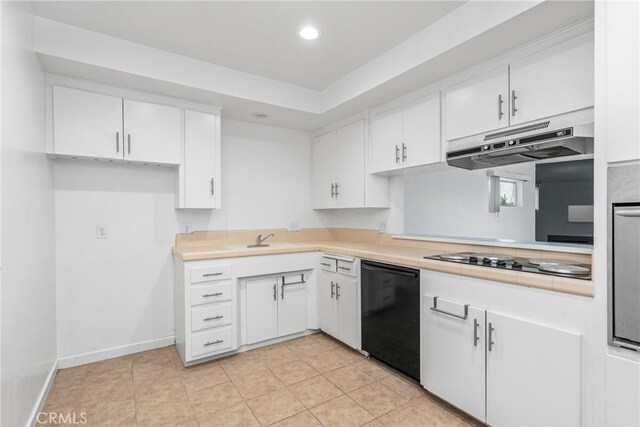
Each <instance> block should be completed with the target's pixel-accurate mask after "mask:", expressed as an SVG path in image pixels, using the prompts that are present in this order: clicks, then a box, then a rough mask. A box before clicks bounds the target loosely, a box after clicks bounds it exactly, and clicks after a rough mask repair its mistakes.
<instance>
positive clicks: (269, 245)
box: [226, 243, 295, 250]
mask: <svg viewBox="0 0 640 427" xmlns="http://www.w3.org/2000/svg"><path fill="white" fill-rule="evenodd" d="M226 247H227V248H228V249H233V250H236V249H263V248H264V249H269V248H271V249H278V248H293V247H295V245H294V244H293V243H263V244H262V245H260V246H256V244H255V243H252V244H250V245H228V246H226Z"/></svg>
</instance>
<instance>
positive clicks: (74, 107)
mask: <svg viewBox="0 0 640 427" xmlns="http://www.w3.org/2000/svg"><path fill="white" fill-rule="evenodd" d="M122 141H123V133H122V98H116V97H114V96H108V95H102V94H99V93H93V92H86V91H83V90H77V89H70V88H67V87H62V86H54V87H53V149H54V152H55V153H56V154H68V155H76V156H88V157H95V158H103V159H122V155H123V154H122V153H123V142H122Z"/></svg>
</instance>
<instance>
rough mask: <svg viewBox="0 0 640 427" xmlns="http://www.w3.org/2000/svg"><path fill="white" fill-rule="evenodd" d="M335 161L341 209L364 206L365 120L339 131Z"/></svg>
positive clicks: (338, 198) (338, 199)
mask: <svg viewBox="0 0 640 427" xmlns="http://www.w3.org/2000/svg"><path fill="white" fill-rule="evenodd" d="M333 161H334V162H335V165H336V184H338V188H337V191H336V193H337V196H336V202H337V207H339V208H358V207H362V206H364V174H365V171H364V120H358V121H357V122H355V123H353V124H350V125H348V126H345V127H344V128H341V129H338V131H337V132H336V150H335V156H334V159H333Z"/></svg>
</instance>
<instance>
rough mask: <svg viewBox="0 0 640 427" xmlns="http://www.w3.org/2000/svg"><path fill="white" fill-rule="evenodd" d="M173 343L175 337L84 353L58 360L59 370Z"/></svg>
mask: <svg viewBox="0 0 640 427" xmlns="http://www.w3.org/2000/svg"><path fill="white" fill-rule="evenodd" d="M173 341H174V339H173V336H170V337H165V338H158V339H155V340H150V341H142V342H138V343H135V344H127V345H123V346H120V347H112V348H108V349H106V350H98V351H92V352H90V353H83V354H78V355H75V356H66V357H62V358H60V359H58V368H59V369H64V368H71V367H74V366H80V365H86V364H87V363H92V362H98V361H100V360H106V359H111V358H114V357H119V356H126V355H127V354H133V353H139V352H141V351H147V350H153V349H156V348H161V347H166V346H169V345H172V344H173Z"/></svg>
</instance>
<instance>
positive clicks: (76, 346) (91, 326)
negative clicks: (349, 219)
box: [55, 120, 322, 364]
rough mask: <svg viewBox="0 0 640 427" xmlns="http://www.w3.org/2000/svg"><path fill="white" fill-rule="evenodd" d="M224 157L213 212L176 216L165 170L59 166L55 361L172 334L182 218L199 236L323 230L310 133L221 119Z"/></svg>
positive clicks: (83, 164) (169, 172) (178, 213)
mask: <svg viewBox="0 0 640 427" xmlns="http://www.w3.org/2000/svg"><path fill="white" fill-rule="evenodd" d="M222 156H223V160H222V165H223V171H222V174H223V183H222V185H223V188H222V191H223V194H222V198H223V200H222V201H223V209H221V210H217V211H208V210H199V211H176V210H174V187H173V186H174V171H173V170H172V169H169V168H161V167H157V166H137V165H126V164H116V163H102V162H95V161H84V160H57V161H56V162H55V205H56V211H55V217H56V253H57V261H56V264H57V274H56V276H57V284H58V298H57V305H58V313H59V316H58V348H59V357H61V358H69V357H72V356H77V355H81V354H85V353H91V352H100V351H104V350H106V349H113V348H116V347H121V346H128V345H131V344H134V343H143V342H149V341H151V342H152V343H153V341H154V340H160V341H156V342H160V343H161V342H164V341H163V339H166V338H167V337H170V336H172V335H173V305H172V304H173V296H172V286H173V275H172V274H173V273H172V264H171V262H172V261H171V260H172V258H171V252H170V249H171V246H173V243H174V237H175V234H176V233H177V232H179V230H180V227H181V224H182V223H183V222H191V223H192V224H193V227H194V229H195V230H215V229H218V230H220V229H251V228H260V227H263V228H280V227H287V226H288V225H289V224H290V222H291V221H298V222H299V223H300V225H301V226H302V227H317V226H321V225H322V224H321V222H320V221H319V219H318V218H317V216H316V214H315V213H314V212H313V211H312V210H311V209H310V208H309V206H310V200H309V197H310V195H309V191H308V190H309V180H310V176H309V165H310V138H309V134H308V133H305V132H298V131H291V130H286V129H279V128H272V127H266V126H260V125H255V124H249V123H244V122H237V121H231V120H223V121H222ZM96 225H104V226H106V227H107V233H108V238H107V239H106V240H97V239H96V234H95V233H96V232H95V227H96ZM99 356H100V354H96V355H94V356H93V357H99ZM90 357H91V356H90ZM84 360H88V359H86V358H85V359H84ZM67 362H68V360H67V361H63V364H66V363H67Z"/></svg>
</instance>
